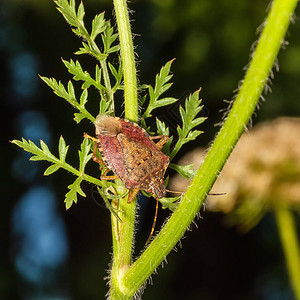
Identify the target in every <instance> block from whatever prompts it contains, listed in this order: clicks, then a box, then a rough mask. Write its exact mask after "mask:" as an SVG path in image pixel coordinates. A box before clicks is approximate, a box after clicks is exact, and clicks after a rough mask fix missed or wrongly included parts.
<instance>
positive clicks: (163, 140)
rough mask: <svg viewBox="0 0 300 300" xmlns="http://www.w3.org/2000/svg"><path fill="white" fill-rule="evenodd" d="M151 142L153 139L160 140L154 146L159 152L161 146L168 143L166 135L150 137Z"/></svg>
mask: <svg viewBox="0 0 300 300" xmlns="http://www.w3.org/2000/svg"><path fill="white" fill-rule="evenodd" d="M150 138H151V140H155V139H160V140H159V141H158V142H157V143H156V144H155V145H156V147H157V148H158V149H159V150H161V148H162V147H163V145H164V144H165V143H166V142H167V141H168V139H169V137H168V136H167V135H156V136H151V137H150Z"/></svg>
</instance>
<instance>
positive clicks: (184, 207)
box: [123, 0, 297, 295]
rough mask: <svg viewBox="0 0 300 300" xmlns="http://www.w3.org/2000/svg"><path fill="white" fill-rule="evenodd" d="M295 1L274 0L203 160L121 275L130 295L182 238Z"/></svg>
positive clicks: (251, 102) (252, 101) (254, 97)
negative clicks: (165, 218) (154, 233)
mask: <svg viewBox="0 0 300 300" xmlns="http://www.w3.org/2000/svg"><path fill="white" fill-rule="evenodd" d="M296 4H297V0H275V1H274V2H273V3H272V7H271V10H270V13H269V15H268V18H267V20H266V24H265V28H264V30H263V32H262V34H261V36H260V39H259V42H258V44H257V47H256V50H255V52H254V54H253V57H252V61H251V64H250V66H249V69H248V71H247V73H246V76H245V79H244V82H243V85H242V87H241V89H240V91H239V93H238V95H237V98H236V100H235V102H234V104H233V106H232V109H231V111H230V113H229V114H228V116H227V118H226V121H225V122H224V124H223V126H222V128H221V130H220V132H219V134H218V136H217V138H216V140H215V141H214V144H213V145H212V147H211V148H210V150H209V153H208V154H207V156H206V158H205V161H204V163H203V164H202V166H201V168H200V169H199V170H198V172H197V174H196V176H195V178H194V180H193V182H192V184H191V185H190V187H189V189H188V190H187V192H186V194H185V195H184V197H183V198H182V201H181V202H180V204H179V206H178V208H177V209H176V211H175V212H174V213H173V215H172V216H171V218H170V219H169V220H168V222H167V223H166V225H165V226H164V227H163V228H162V230H161V231H160V233H159V234H158V235H157V236H156V237H155V239H154V240H153V242H152V243H151V244H150V246H149V247H148V248H147V249H146V250H145V252H144V253H143V254H142V255H141V256H140V257H139V259H138V260H137V261H136V262H135V263H134V264H133V265H132V266H131V267H130V269H129V270H128V271H127V272H126V274H125V276H124V277H123V286H124V287H126V289H124V290H126V291H127V293H128V295H133V294H134V293H135V292H136V291H137V290H138V289H139V288H140V287H141V285H142V284H143V283H144V282H145V281H146V279H147V278H148V277H149V276H150V275H151V274H152V272H153V271H154V270H155V269H156V268H157V267H158V266H159V264H160V263H161V262H162V261H163V259H164V258H165V257H166V255H167V254H168V253H169V252H170V251H171V250H172V249H173V247H174V246H175V245H176V243H177V242H178V241H179V239H180V238H181V237H182V235H183V234H184V232H185V231H186V229H187V227H188V226H190V224H191V222H192V220H193V219H194V217H195V216H196V214H197V213H198V211H199V209H200V207H201V205H202V203H203V201H204V199H205V197H206V195H207V193H208V192H209V190H210V189H211V187H212V185H213V184H214V182H215V180H216V178H217V176H218V174H219V173H220V172H221V170H222V168H223V166H224V164H225V162H226V160H227V159H228V157H229V155H230V153H231V152H232V150H233V148H234V146H235V144H236V143H237V141H238V139H239V137H240V136H241V134H242V132H243V131H244V129H245V127H246V126H247V124H248V122H249V120H250V118H251V116H252V113H253V111H254V109H255V107H256V105H257V102H258V101H259V98H260V95H261V93H262V90H263V88H264V86H265V84H266V81H267V79H268V76H269V73H270V71H271V68H272V66H273V64H274V61H275V59H276V56H277V54H278V51H279V49H280V46H281V43H282V41H283V39H284V36H285V33H286V30H287V28H288V25H289V21H290V17H291V15H292V13H293V11H294V9H295V7H296Z"/></svg>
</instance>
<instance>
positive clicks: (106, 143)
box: [94, 114, 170, 203]
mask: <svg viewBox="0 0 300 300" xmlns="http://www.w3.org/2000/svg"><path fill="white" fill-rule="evenodd" d="M95 128H96V139H94V140H95V142H96V143H97V147H98V149H99V152H100V153H101V157H102V160H103V161H104V163H105V165H106V167H107V168H108V169H110V170H112V171H113V172H114V173H115V174H116V175H117V177H118V178H120V179H121V180H122V182H123V183H124V185H125V187H126V188H127V189H129V190H130V194H129V197H128V203H130V202H132V200H133V199H134V197H135V196H136V194H137V192H138V191H139V190H145V191H147V192H149V193H151V194H153V195H154V196H155V197H156V198H157V199H160V198H162V197H164V196H165V195H166V189H165V186H164V180H163V177H164V174H165V171H166V169H167V167H168V165H169V162H170V158H169V157H168V156H167V155H165V154H164V153H162V152H161V148H162V146H163V145H164V143H165V142H166V141H167V140H168V137H167V136H155V137H151V136H149V134H148V133H147V132H146V130H145V129H143V128H142V127H140V126H139V125H137V124H136V123H134V122H131V121H128V120H125V119H120V118H117V117H111V116H108V115H105V114H100V115H98V116H97V118H96V120H95ZM154 139H159V141H158V142H157V143H156V144H155V143H154V142H153V140H154ZM94 155H95V151H94ZM94 160H96V161H97V158H94ZM102 179H112V177H111V176H102Z"/></svg>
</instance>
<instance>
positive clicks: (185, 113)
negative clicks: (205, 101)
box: [170, 90, 206, 159]
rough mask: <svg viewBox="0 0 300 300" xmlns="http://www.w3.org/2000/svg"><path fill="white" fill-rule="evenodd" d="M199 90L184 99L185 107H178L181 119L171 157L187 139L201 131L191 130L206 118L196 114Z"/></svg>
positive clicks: (194, 137) (198, 103) (198, 108)
mask: <svg viewBox="0 0 300 300" xmlns="http://www.w3.org/2000/svg"><path fill="white" fill-rule="evenodd" d="M199 92H200V90H198V91H196V92H194V93H193V94H192V95H190V96H189V97H188V99H186V101H185V108H183V107H181V106H180V107H179V112H180V115H181V119H182V127H180V126H178V127H177V132H178V137H179V139H178V141H177V143H176V145H175V147H174V149H173V150H172V152H171V155H170V157H171V159H172V158H173V157H174V156H175V155H176V154H177V153H178V151H179V150H180V149H181V147H182V146H183V145H184V144H186V143H187V142H189V141H192V140H194V139H196V138H197V137H198V136H199V135H200V134H201V133H202V131H199V130H193V128H195V127H196V126H198V125H200V124H201V123H203V122H204V121H205V120H206V118H204V117H198V118H197V114H198V113H199V112H200V111H201V109H202V106H201V99H199Z"/></svg>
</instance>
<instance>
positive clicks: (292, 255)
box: [275, 204, 300, 300]
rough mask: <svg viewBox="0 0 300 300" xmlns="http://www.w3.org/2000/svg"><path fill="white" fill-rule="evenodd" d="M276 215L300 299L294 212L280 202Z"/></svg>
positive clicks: (285, 253) (290, 272)
mask: <svg viewBox="0 0 300 300" xmlns="http://www.w3.org/2000/svg"><path fill="white" fill-rule="evenodd" d="M275 216H276V221H277V226H278V231H279V235H280V239H281V244H282V247H283V252H284V255H285V260H286V265H287V269H288V273H289V276H290V281H291V285H292V287H293V290H294V294H295V299H297V300H300V248H299V243H298V239H297V230H296V226H295V222H294V219H293V214H292V212H291V210H290V209H288V208H287V207H284V206H283V205H280V204H279V205H277V206H276V208H275Z"/></svg>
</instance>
